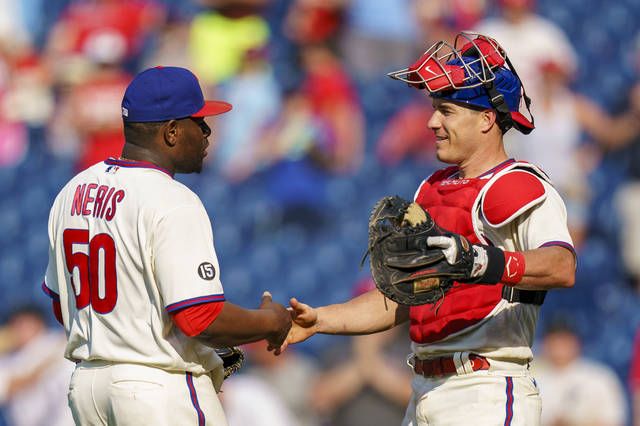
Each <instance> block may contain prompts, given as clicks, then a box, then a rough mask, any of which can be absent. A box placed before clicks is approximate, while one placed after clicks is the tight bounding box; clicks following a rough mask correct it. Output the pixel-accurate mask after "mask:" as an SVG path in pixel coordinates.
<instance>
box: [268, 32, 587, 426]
mask: <svg viewBox="0 0 640 426" xmlns="http://www.w3.org/2000/svg"><path fill="white" fill-rule="evenodd" d="M523 48H526V47H523ZM390 76H391V77H393V78H396V79H399V80H402V81H404V82H406V83H409V84H410V85H411V86H414V87H416V88H418V89H426V90H427V92H428V94H429V95H430V96H431V97H432V98H433V107H434V110H435V111H434V113H433V115H432V117H431V118H430V119H429V122H428V127H429V128H430V129H431V130H432V131H433V132H434V134H435V136H436V140H437V141H436V155H437V157H438V159H439V160H440V161H442V162H444V163H448V164H451V165H452V166H451V167H447V168H445V169H441V170H439V171H436V172H435V173H433V174H432V175H431V177H429V178H428V179H425V180H424V181H423V182H422V184H420V186H419V188H418V190H417V192H416V194H415V197H414V199H415V202H417V203H418V204H419V205H420V206H422V207H423V208H424V209H425V210H427V211H428V212H429V213H430V215H431V216H432V217H433V219H434V220H435V222H436V223H437V224H438V225H439V226H440V227H441V228H443V229H446V230H448V231H450V232H449V233H448V234H447V236H441V237H430V238H429V239H427V241H426V243H425V244H427V245H428V246H430V247H431V248H433V247H435V248H440V249H442V250H443V252H444V253H443V254H444V257H445V258H446V261H447V262H449V263H450V264H452V265H453V264H456V265H458V264H459V262H458V259H459V258H460V257H461V253H462V252H463V251H464V252H465V253H464V254H465V257H466V256H471V258H473V259H474V262H473V265H471V262H469V265H465V268H467V266H468V269H465V270H464V279H461V280H459V282H456V283H455V284H454V287H453V288H452V289H451V290H450V291H449V292H448V293H447V294H446V295H445V296H444V298H443V299H441V300H440V301H438V302H437V303H438V305H437V307H436V306H434V305H432V304H423V305H416V306H404V305H400V304H397V303H395V302H393V301H391V300H388V299H385V297H384V296H383V295H382V294H381V293H380V292H379V291H378V290H377V289H376V290H372V291H370V292H368V293H365V294H364V295H362V296H359V297H356V298H354V299H352V300H350V301H348V302H345V303H342V304H337V305H330V306H323V307H319V308H312V307H311V306H309V305H307V304H304V303H301V302H299V301H298V300H296V299H295V298H294V299H291V301H290V303H291V308H292V309H293V313H294V325H293V327H292V328H291V330H290V332H289V336H288V338H287V341H286V342H285V344H284V345H282V346H281V347H275V346H274V347H272V348H271V349H273V350H275V352H276V353H279V352H281V351H282V350H284V349H285V348H286V346H287V345H288V344H292V343H297V342H300V341H303V340H305V339H307V338H309V337H311V336H312V335H314V334H316V333H324V334H350V335H353V334H370V333H376V332H379V331H382V330H386V329H389V328H392V327H395V326H397V325H399V324H401V323H404V322H407V321H409V322H410V326H409V333H410V337H411V340H412V353H411V354H410V355H409V356H408V358H407V364H408V366H409V367H410V368H411V369H412V370H413V372H414V373H415V374H414V379H413V383H412V390H413V394H412V398H411V401H410V403H409V406H408V408H407V411H406V415H405V419H404V422H403V425H405V426H427V425H430V426H433V425H435V426H442V425H460V426H462V425H465V426H466V425H479V426H484V425H487V426H495V425H512V426H515V425H520V426H525V425H526V426H532V425H538V424H539V423H540V413H541V404H540V396H539V392H538V389H537V386H536V384H535V380H534V379H533V377H532V376H531V374H530V371H529V362H530V361H531V360H532V357H533V355H532V352H531V345H532V343H533V337H534V332H535V326H536V321H537V318H538V312H539V310H540V306H541V305H542V303H543V301H544V296H545V294H546V291H547V290H549V289H552V288H562V287H572V286H573V284H574V275H575V252H574V250H573V246H572V242H571V238H570V236H569V232H568V230H567V218H566V210H565V207H564V203H563V202H562V199H561V198H560V196H559V195H558V193H557V192H556V191H555V189H554V188H553V186H552V184H551V182H550V181H549V179H548V178H547V177H546V175H545V174H544V172H542V171H541V170H540V169H539V168H538V167H536V166H534V165H532V164H529V163H526V162H523V161H515V160H513V159H509V158H508V157H507V154H506V152H505V149H504V144H503V134H504V133H505V132H506V131H508V130H509V129H510V128H515V129H516V130H518V131H520V132H522V133H524V134H528V133H530V132H531V131H532V130H533V128H534V125H533V117H531V118H527V117H526V116H525V115H523V114H521V113H520V111H519V106H520V100H521V99H522V98H524V100H525V104H526V105H527V109H528V103H529V100H528V98H527V97H526V94H525V93H524V89H523V88H522V84H521V82H520V79H519V78H518V75H517V73H516V71H515V69H514V68H513V66H512V65H511V63H510V61H509V59H508V57H507V56H506V53H505V52H504V50H503V49H502V48H501V47H500V46H499V45H498V43H497V42H496V41H495V40H493V39H490V38H488V37H485V36H482V35H479V34H470V33H461V34H459V35H458V37H457V38H456V41H455V43H454V44H453V45H451V44H449V43H447V42H444V41H441V42H438V43H435V44H434V45H433V46H431V48H429V49H428V50H427V51H426V52H425V54H424V55H423V56H421V57H420V58H419V59H418V61H416V62H415V63H414V64H413V65H411V66H410V67H408V68H406V69H403V70H400V71H397V72H394V73H391V74H390ZM463 237H464V238H466V240H467V241H469V242H470V243H471V244H472V245H465V244H460V243H459V242H460V241H462V240H463ZM432 238H433V239H432ZM473 253H476V254H477V255H476V256H475V257H474V254H473ZM480 283H481V284H480Z"/></svg>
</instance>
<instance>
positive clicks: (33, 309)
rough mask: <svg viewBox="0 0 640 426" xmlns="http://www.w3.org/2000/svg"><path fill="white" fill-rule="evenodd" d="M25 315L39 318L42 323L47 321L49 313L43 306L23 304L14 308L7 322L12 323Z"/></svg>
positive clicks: (8, 315)
mask: <svg viewBox="0 0 640 426" xmlns="http://www.w3.org/2000/svg"><path fill="white" fill-rule="evenodd" d="M23 315H27V316H31V317H35V318H38V319H39V320H40V321H42V322H46V321H47V313H46V310H45V308H44V307H43V306H41V305H38V304H35V303H23V304H21V305H19V306H16V307H15V308H13V309H12V310H11V311H10V312H9V313H8V314H7V322H10V321H12V320H14V319H16V318H17V317H20V316H23Z"/></svg>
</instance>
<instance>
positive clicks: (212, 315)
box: [171, 302, 224, 337]
mask: <svg viewBox="0 0 640 426" xmlns="http://www.w3.org/2000/svg"><path fill="white" fill-rule="evenodd" d="M223 306H224V302H209V303H201V304H199V305H194V306H189V307H187V308H183V309H180V310H177V311H174V312H171V318H172V319H173V322H174V323H175V325H177V326H178V328H179V329H180V330H182V332H183V333H184V334H186V335H187V336H189V337H194V336H197V335H198V334H200V333H202V332H203V331H204V330H205V329H206V328H207V327H208V326H209V324H211V323H212V322H213V321H214V320H215V319H216V318H217V317H218V315H219V314H220V312H221V311H222V307H223Z"/></svg>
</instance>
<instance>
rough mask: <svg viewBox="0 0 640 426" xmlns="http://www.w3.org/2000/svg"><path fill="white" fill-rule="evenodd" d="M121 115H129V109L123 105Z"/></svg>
mask: <svg viewBox="0 0 640 426" xmlns="http://www.w3.org/2000/svg"><path fill="white" fill-rule="evenodd" d="M122 116H123V117H128V116H129V110H128V109H126V108H125V107H122Z"/></svg>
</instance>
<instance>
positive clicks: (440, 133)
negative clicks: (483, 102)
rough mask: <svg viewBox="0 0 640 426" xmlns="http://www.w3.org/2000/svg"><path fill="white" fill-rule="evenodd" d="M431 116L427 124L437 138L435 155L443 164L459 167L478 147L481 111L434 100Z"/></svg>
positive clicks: (441, 100)
mask: <svg viewBox="0 0 640 426" xmlns="http://www.w3.org/2000/svg"><path fill="white" fill-rule="evenodd" d="M433 109H434V113H433V115H432V116H431V118H430V119H429V122H428V123H427V125H428V126H429V128H430V129H431V130H433V133H434V134H435V136H436V156H437V157H438V160H440V161H442V162H443V163H448V164H457V165H461V164H464V163H465V162H467V161H468V160H469V159H471V158H472V157H473V156H474V154H475V153H476V151H477V150H478V149H479V147H480V143H479V140H478V139H480V136H481V135H482V128H483V124H484V123H483V120H482V111H478V110H475V109H471V108H468V107H466V106H462V105H461V104H458V103H456V102H451V101H448V100H444V99H434V100H433Z"/></svg>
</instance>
